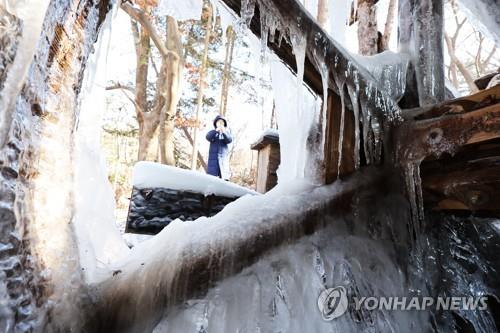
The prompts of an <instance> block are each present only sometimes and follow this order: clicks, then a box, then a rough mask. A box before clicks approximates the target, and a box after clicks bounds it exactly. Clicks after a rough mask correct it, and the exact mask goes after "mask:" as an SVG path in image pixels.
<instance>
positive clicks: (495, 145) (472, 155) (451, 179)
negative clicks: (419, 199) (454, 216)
mask: <svg viewBox="0 0 500 333" xmlns="http://www.w3.org/2000/svg"><path fill="white" fill-rule="evenodd" d="M407 118H408V120H407V121H406V122H405V123H403V124H402V125H401V126H400V127H399V128H397V129H396V132H395V133H396V135H395V136H394V140H395V143H394V144H395V145H397V146H398V155H399V159H400V160H401V162H411V161H422V163H421V177H422V188H423V194H424V195H423V199H424V201H425V202H426V203H427V205H428V206H430V207H431V208H433V209H439V210H467V211H479V212H482V213H485V214H487V215H495V216H499V215H500V85H497V86H495V87H492V88H490V89H487V90H482V91H480V92H478V93H476V94H474V95H471V96H465V97H462V98H458V99H455V100H451V101H446V102H444V103H440V104H437V105H435V106H432V107H429V108H426V109H420V110H418V111H417V112H415V110H414V111H413V112H409V113H408V115H407Z"/></svg>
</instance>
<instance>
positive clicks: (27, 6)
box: [0, 0, 49, 147]
mask: <svg viewBox="0 0 500 333" xmlns="http://www.w3.org/2000/svg"><path fill="white" fill-rule="evenodd" d="M48 4H49V1H48V0H33V1H27V0H1V1H0V6H2V7H4V8H5V9H6V10H7V11H8V12H9V13H11V14H12V15H15V16H16V17H17V18H19V19H20V20H21V24H22V35H21V38H20V40H19V42H18V44H17V51H16V56H15V58H14V62H13V63H12V65H11V67H10V69H9V71H8V76H7V79H6V81H5V83H4V86H3V89H2V90H1V91H0V147H2V146H3V144H4V140H5V137H6V135H7V132H8V130H9V128H10V124H11V122H12V113H13V110H14V103H15V101H16V97H17V95H18V94H19V92H20V91H21V88H22V86H23V84H24V81H25V78H26V75H27V73H28V69H29V66H30V64H31V62H32V58H33V55H34V53H35V50H36V47H37V45H38V39H39V37H40V31H41V29H42V23H43V19H44V17H45V12H46V10H47V6H48Z"/></svg>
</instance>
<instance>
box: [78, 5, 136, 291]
mask: <svg viewBox="0 0 500 333" xmlns="http://www.w3.org/2000/svg"><path fill="white" fill-rule="evenodd" d="M115 10H116V9H115ZM108 15H112V14H111V13H110V14H108ZM111 23H112V22H111V17H109V16H108V19H107V21H106V22H105V25H104V27H103V30H102V31H101V33H100V38H99V41H98V44H97V45H96V52H95V53H94V54H92V55H91V57H90V59H89V61H88V63H87V69H86V71H85V77H84V81H83V89H82V97H81V105H80V112H79V117H78V125H77V128H76V131H75V156H74V158H75V184H74V189H75V190H74V193H75V206H76V207H75V216H74V225H75V231H76V234H77V240H78V248H79V252H80V263H81V265H82V267H83V269H84V273H85V277H86V279H87V281H88V282H89V283H93V282H95V281H98V280H99V279H100V278H101V277H102V274H106V273H108V271H107V267H108V266H109V264H110V263H111V262H113V261H115V260H118V259H119V258H123V256H125V255H127V254H128V247H127V246H126V244H125V242H124V241H123V239H122V237H121V235H120V232H119V230H118V228H117V226H116V224H115V216H114V209H115V201H114V193H113V190H112V188H111V184H110V183H109V180H108V172H107V168H106V161H105V159H104V156H103V154H102V152H101V143H100V138H101V131H102V126H101V125H102V124H101V119H102V110H104V109H105V108H106V105H105V101H106V100H105V87H106V84H107V76H106V74H107V71H106V67H107V61H108V59H107V58H108V57H107V53H108V47H109V40H110V34H111ZM97 230H99V232H96V231H97Z"/></svg>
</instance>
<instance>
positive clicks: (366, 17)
mask: <svg viewBox="0 0 500 333" xmlns="http://www.w3.org/2000/svg"><path fill="white" fill-rule="evenodd" d="M358 23H359V26H358V46H359V53H360V54H362V55H374V54H377V53H378V40H379V37H378V30H377V10H376V7H375V0H360V1H359V3H358Z"/></svg>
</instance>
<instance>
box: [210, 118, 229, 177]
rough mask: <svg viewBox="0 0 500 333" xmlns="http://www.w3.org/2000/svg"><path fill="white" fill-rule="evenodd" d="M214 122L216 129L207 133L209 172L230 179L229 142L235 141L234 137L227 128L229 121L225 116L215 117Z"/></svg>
mask: <svg viewBox="0 0 500 333" xmlns="http://www.w3.org/2000/svg"><path fill="white" fill-rule="evenodd" d="M213 124H214V128H215V129H213V130H211V131H209V132H208V133H207V140H208V141H209V142H210V149H209V151H208V164H207V173H208V174H210V175H212V176H216V177H219V178H222V179H224V180H228V179H229V177H230V176H231V174H230V171H229V149H228V144H230V143H231V142H232V141H233V138H232V136H231V133H229V130H228V129H227V121H226V119H225V118H224V117H222V116H217V117H215V119H214V122H213Z"/></svg>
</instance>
